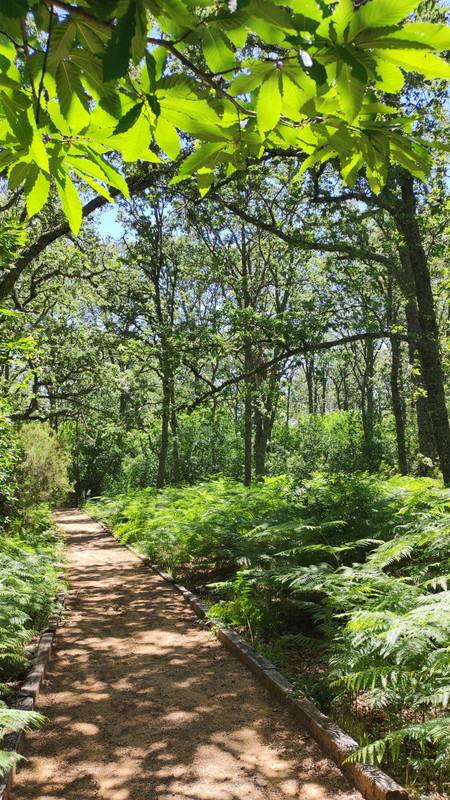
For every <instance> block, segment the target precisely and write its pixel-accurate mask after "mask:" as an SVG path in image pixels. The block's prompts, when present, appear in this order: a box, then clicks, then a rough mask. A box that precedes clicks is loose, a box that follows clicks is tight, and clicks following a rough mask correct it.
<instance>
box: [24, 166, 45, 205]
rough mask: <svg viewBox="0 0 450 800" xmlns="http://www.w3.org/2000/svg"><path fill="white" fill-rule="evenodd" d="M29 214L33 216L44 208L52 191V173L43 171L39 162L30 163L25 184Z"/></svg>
mask: <svg viewBox="0 0 450 800" xmlns="http://www.w3.org/2000/svg"><path fill="white" fill-rule="evenodd" d="M24 191H25V200H26V204H27V211H28V216H29V217H33V216H34V215H35V214H38V213H39V211H40V210H41V209H42V208H43V206H44V205H45V203H46V202H47V199H48V194H49V191H50V175H49V174H48V172H42V170H40V169H39V167H38V166H37V164H30V169H29V171H28V175H27V178H26V181H25V185H24Z"/></svg>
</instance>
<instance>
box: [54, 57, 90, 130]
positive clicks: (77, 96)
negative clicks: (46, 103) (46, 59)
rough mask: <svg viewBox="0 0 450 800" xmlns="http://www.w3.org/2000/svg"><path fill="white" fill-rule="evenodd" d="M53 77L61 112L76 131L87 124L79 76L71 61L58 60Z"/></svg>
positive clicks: (85, 98) (87, 118)
mask: <svg viewBox="0 0 450 800" xmlns="http://www.w3.org/2000/svg"><path fill="white" fill-rule="evenodd" d="M55 78H56V89H57V92H58V99H59V103H60V107H61V113H62V115H63V117H64V118H65V119H66V120H67V122H68V123H69V125H70V127H71V128H72V131H74V132H75V133H77V132H78V131H80V130H82V129H83V128H85V127H86V125H88V124H89V110H88V109H89V107H88V99H87V96H86V94H85V92H84V89H83V86H82V84H81V81H80V77H79V75H78V73H77V71H76V69H75V67H73V66H72V64H71V63H69V62H68V61H60V63H59V64H58V66H57V69H56V75H55Z"/></svg>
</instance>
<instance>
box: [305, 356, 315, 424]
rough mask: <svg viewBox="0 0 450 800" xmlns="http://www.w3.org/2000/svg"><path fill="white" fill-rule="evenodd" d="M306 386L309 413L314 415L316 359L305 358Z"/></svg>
mask: <svg viewBox="0 0 450 800" xmlns="http://www.w3.org/2000/svg"><path fill="white" fill-rule="evenodd" d="M304 370H305V377H306V385H307V387H308V411H309V413H310V414H314V359H313V358H305V363H304Z"/></svg>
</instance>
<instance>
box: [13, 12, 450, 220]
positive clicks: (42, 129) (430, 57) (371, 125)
mask: <svg viewBox="0 0 450 800" xmlns="http://www.w3.org/2000/svg"><path fill="white" fill-rule="evenodd" d="M3 6H4V7H2V11H1V14H0V55H1V66H2V74H1V81H0V136H1V141H2V153H1V157H0V160H1V164H2V168H3V169H7V170H8V178H9V182H10V188H11V189H12V190H14V189H17V187H18V186H20V185H23V187H24V191H25V194H26V198H27V209H28V213H29V215H33V214H36V213H38V212H39V211H40V209H41V208H42V207H43V205H44V204H45V202H46V200H47V198H48V196H49V191H50V187H51V182H52V178H53V179H54V180H55V182H56V186H57V190H58V194H59V196H60V200H61V204H62V208H63V210H64V213H65V214H66V216H67V218H68V220H69V223H70V225H71V228H72V230H73V231H74V232H75V233H77V232H78V230H79V227H80V224H81V219H82V214H81V202H80V200H79V197H78V193H77V189H76V188H75V184H74V182H73V178H74V177H75V176H76V177H77V178H81V180H84V181H85V182H86V183H87V184H88V186H90V187H92V188H94V190H95V191H97V192H99V193H100V194H102V195H104V196H106V197H107V198H110V197H111V194H110V192H109V187H111V186H112V187H113V188H115V189H118V190H119V191H122V192H124V193H125V194H127V191H128V190H127V185H126V183H125V180H124V178H123V176H122V174H121V172H120V170H116V169H115V168H113V167H112V165H111V162H110V160H109V158H108V154H109V152H110V151H111V150H115V151H117V152H119V153H120V154H121V155H122V157H123V158H124V160H125V161H128V162H135V161H137V160H138V159H140V160H144V161H150V162H158V161H159V160H160V159H159V157H158V156H157V155H156V153H155V151H154V150H152V149H150V147H151V145H152V141H153V140H155V141H156V143H157V145H158V146H159V147H160V148H161V149H162V151H164V152H165V153H167V154H168V155H169V157H175V158H176V156H177V155H178V150H179V137H178V132H179V133H184V134H188V135H189V136H190V137H192V139H193V140H196V141H197V143H198V146H197V149H196V150H195V152H194V153H192V154H191V155H189V156H188V157H187V159H185V161H184V162H183V163H182V164H181V168H180V170H179V172H178V176H177V177H176V178H175V180H184V179H185V178H187V177H189V176H191V175H192V174H194V173H196V172H198V171H199V170H203V171H204V170H205V169H206V170H214V169H215V168H216V167H217V166H218V165H220V164H222V165H224V166H225V168H226V169H227V172H228V174H231V173H233V172H234V171H236V170H241V169H245V162H246V159H247V158H248V157H260V155H261V154H262V153H263V152H264V149H265V148H267V147H279V148H282V149H287V148H289V147H296V148H297V149H298V151H299V152H300V153H302V154H304V155H305V156H307V158H306V160H305V162H304V164H303V169H307V168H308V167H309V166H312V165H314V164H316V163H319V164H320V163H324V162H326V161H328V160H329V159H331V158H335V157H337V158H338V159H339V162H340V166H341V174H342V177H343V179H344V180H345V181H346V182H348V183H350V184H353V182H354V180H355V177H356V174H357V172H358V171H359V169H360V167H361V166H363V165H364V164H365V166H366V173H367V177H368V180H369V182H370V184H371V186H372V188H373V189H374V190H375V191H379V190H380V187H381V186H382V185H383V184H384V182H385V180H386V174H387V164H388V162H389V161H392V162H393V163H395V164H398V165H400V166H402V167H405V168H406V169H408V170H409V171H410V172H412V174H414V175H417V176H423V175H424V174H426V173H427V172H428V170H429V166H430V155H429V148H428V143H427V142H423V141H422V140H420V139H419V138H416V139H414V137H412V135H411V134H412V130H413V128H412V121H411V120H410V119H408V118H406V117H402V116H401V115H400V113H399V112H398V109H397V108H396V107H395V106H394V107H392V106H387V105H385V104H384V103H383V102H382V98H383V95H382V93H386V92H388V93H390V94H395V93H397V92H399V91H400V90H401V88H402V85H403V72H410V71H412V72H419V73H420V74H422V75H424V76H426V77H427V78H431V79H432V78H444V79H448V78H449V77H450V67H449V65H448V64H447V63H446V62H445V61H444V60H442V59H441V58H439V57H438V56H437V55H435V53H437V52H443V51H446V50H447V49H448V47H449V45H450V33H449V28H448V27H446V26H445V25H443V24H440V25H439V24H432V23H421V22H414V23H411V22H410V21H409V20H406V21H405V18H408V15H409V14H410V13H411V12H412V11H414V9H415V7H416V6H417V1H416V2H414V0H412V1H411V2H406V0H405V2H404V3H400V4H397V6H396V7H395V10H393V8H394V7H392V8H390V9H389V11H388V12H387V10H386V9H387V6H386V3H385V1H384V0H371V2H370V3H368V4H365V5H363V6H362V7H361V8H359V9H358V10H357V11H355V10H354V7H353V3H352V2H351V0H340V2H338V3H337V4H336V5H335V7H334V8H331V7H330V4H329V3H327V2H326V3H319V2H315V1H313V2H309V3H308V4H307V5H306V6H305V5H304V4H303V3H302V2H298V0H293V2H291V3H290V4H289V5H287V6H285V7H283V8H281V7H280V6H279V5H277V4H276V3H272V2H271V1H270V0H251V2H245V3H240V4H238V3H235V2H230V3H226V2H219V3H217V4H215V5H213V4H210V3H209V2H208V0H204V1H203V2H199V3H197V4H192V3H183V2H181V0H179V1H178V2H177V3H174V2H172V1H170V2H166V3H164V2H161V3H153V2H144V0H130V2H128V3H126V2H125V3H124V2H119V1H118V0H117V2H112V3H108V4H107V6H106V8H105V7H104V3H97V2H94V0H92V2H89V3H87V4H86V3H85V2H82V3H73V4H71V5H70V8H69V7H65V12H64V15H60V14H59V13H58V10H57V7H55V8H53V7H51V11H50V12H49V11H48V10H47V8H46V7H43V6H42V4H41V3H37V2H35V1H34V0H31V2H23V3H17V4H14V5H13V6H12V7H11V3H10V2H8V3H3ZM248 35H250V40H251V45H250V46H246V41H247V37H248ZM400 68H401V69H400ZM155 149H156V148H155ZM199 188H200V191H201V192H204V191H206V190H207V188H208V182H206V183H205V181H204V174H202V172H200V173H199Z"/></svg>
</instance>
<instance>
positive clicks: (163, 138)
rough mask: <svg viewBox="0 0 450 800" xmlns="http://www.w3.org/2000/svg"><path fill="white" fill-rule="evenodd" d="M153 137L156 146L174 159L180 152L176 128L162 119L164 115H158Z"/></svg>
mask: <svg viewBox="0 0 450 800" xmlns="http://www.w3.org/2000/svg"><path fill="white" fill-rule="evenodd" d="M154 137H155V140H156V144H157V145H158V147H160V148H161V150H164V152H165V153H166V155H168V156H169V158H171V159H172V160H173V161H174V160H175V159H176V158H177V156H178V154H179V152H180V139H179V136H178V133H177V131H176V128H174V126H173V125H172V124H171V123H170V122H168V121H167V120H166V119H164V117H162V116H159V117H158V121H157V123H156V127H155V131H154Z"/></svg>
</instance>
